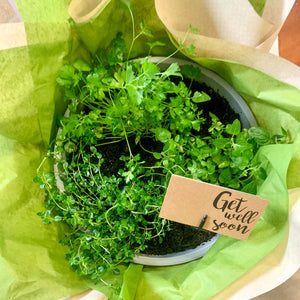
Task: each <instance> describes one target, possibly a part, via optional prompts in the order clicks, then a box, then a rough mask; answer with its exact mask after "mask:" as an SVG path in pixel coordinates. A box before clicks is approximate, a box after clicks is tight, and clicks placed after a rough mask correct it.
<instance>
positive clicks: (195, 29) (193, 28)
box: [189, 24, 199, 34]
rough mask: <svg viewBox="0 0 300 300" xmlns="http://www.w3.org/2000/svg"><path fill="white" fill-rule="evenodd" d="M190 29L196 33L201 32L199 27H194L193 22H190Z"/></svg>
mask: <svg viewBox="0 0 300 300" xmlns="http://www.w3.org/2000/svg"><path fill="white" fill-rule="evenodd" d="M189 30H190V31H191V32H192V33H194V34H197V33H198V32H199V29H198V28H196V27H193V26H192V25H191V24H189Z"/></svg>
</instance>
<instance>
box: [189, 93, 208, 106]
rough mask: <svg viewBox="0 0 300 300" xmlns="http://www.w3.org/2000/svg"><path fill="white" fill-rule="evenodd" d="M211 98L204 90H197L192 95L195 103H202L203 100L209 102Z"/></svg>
mask: <svg viewBox="0 0 300 300" xmlns="http://www.w3.org/2000/svg"><path fill="white" fill-rule="evenodd" d="M210 99H211V98H210V96H209V95H207V94H206V93H204V92H198V91H196V92H195V93H194V95H193V97H192V100H193V102H195V103H201V102H207V101H209V100H210Z"/></svg>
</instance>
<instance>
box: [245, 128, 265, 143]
mask: <svg viewBox="0 0 300 300" xmlns="http://www.w3.org/2000/svg"><path fill="white" fill-rule="evenodd" d="M248 132H249V134H250V136H251V137H252V138H254V140H255V142H256V143H257V144H258V145H261V146H263V145H266V144H268V143H269V141H270V134H269V132H268V131H267V130H266V129H264V128H262V127H251V128H250V129H249V131H248Z"/></svg>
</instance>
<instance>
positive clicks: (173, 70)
mask: <svg viewBox="0 0 300 300" xmlns="http://www.w3.org/2000/svg"><path fill="white" fill-rule="evenodd" d="M169 76H179V77H181V78H182V74H181V72H180V68H179V65H178V63H172V64H171V65H170V66H169V67H168V69H167V70H166V71H164V72H163V73H162V75H161V77H162V78H163V79H165V78H167V77H169Z"/></svg>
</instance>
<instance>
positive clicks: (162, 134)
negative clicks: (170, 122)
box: [155, 128, 171, 143]
mask: <svg viewBox="0 0 300 300" xmlns="http://www.w3.org/2000/svg"><path fill="white" fill-rule="evenodd" d="M155 136H156V138H157V139H158V140H159V141H160V142H162V143H166V142H167V141H169V140H170V139H171V132H170V131H169V130H167V129H165V128H156V129H155Z"/></svg>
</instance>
